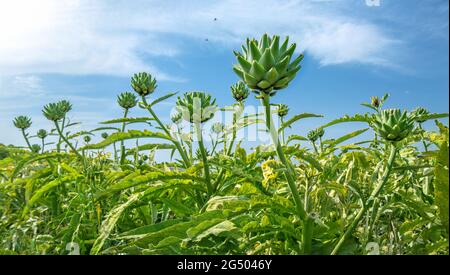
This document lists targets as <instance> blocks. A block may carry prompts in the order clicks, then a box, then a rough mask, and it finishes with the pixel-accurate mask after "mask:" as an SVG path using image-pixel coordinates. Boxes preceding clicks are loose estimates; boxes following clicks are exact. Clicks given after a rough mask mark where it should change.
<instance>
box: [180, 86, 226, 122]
mask: <svg viewBox="0 0 450 275" xmlns="http://www.w3.org/2000/svg"><path fill="white" fill-rule="evenodd" d="M176 109H177V111H178V112H180V113H181V114H182V116H183V119H184V120H186V121H189V122H191V123H203V122H206V121H208V120H210V119H211V118H212V117H213V116H214V113H215V112H216V111H217V104H216V99H213V98H212V97H211V95H209V94H207V93H204V92H188V93H185V94H184V95H183V97H178V99H177V103H176Z"/></svg>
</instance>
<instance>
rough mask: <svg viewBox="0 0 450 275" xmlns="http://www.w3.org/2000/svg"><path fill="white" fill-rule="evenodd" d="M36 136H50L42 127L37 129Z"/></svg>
mask: <svg viewBox="0 0 450 275" xmlns="http://www.w3.org/2000/svg"><path fill="white" fill-rule="evenodd" d="M36 136H37V137H38V138H40V139H44V138H46V137H47V136H48V133H47V131H46V130H45V129H40V130H39V131H37V133H36Z"/></svg>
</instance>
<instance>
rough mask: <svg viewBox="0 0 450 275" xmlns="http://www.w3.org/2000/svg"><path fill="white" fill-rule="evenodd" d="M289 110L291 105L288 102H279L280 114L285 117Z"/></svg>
mask: <svg viewBox="0 0 450 275" xmlns="http://www.w3.org/2000/svg"><path fill="white" fill-rule="evenodd" d="M288 112H289V107H288V106H287V105H286V104H278V112H277V113H278V116H279V117H285V116H287V114H288Z"/></svg>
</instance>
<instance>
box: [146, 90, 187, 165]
mask: <svg viewBox="0 0 450 275" xmlns="http://www.w3.org/2000/svg"><path fill="white" fill-rule="evenodd" d="M142 101H143V102H144V105H145V106H146V108H147V110H148V111H149V113H150V114H151V115H152V117H153V119H154V120H155V121H156V123H158V125H159V127H161V129H162V130H163V131H164V133H166V135H167V136H169V137H172V135H171V134H170V132H169V130H167V127H166V126H165V125H164V124H163V123H162V122H161V120H159V118H158V116H157V115H156V114H155V112H154V111H153V109H152V107H151V106H149V105H148V104H147V100H146V99H145V97H142ZM171 141H172V143H173V145H175V147H176V148H177V150H178V152H179V153H180V155H181V158H182V159H183V162H184V166H185V167H186V168H188V167H190V166H191V162H190V160H189V158H188V157H187V156H186V152H185V151H184V150H183V148H182V147H181V145H180V143H179V142H178V141H177V140H176V139H173V138H171Z"/></svg>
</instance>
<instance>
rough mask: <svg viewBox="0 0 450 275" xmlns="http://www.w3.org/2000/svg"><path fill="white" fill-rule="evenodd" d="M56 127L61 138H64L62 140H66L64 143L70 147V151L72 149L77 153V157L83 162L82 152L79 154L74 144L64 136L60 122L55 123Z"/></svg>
mask: <svg viewBox="0 0 450 275" xmlns="http://www.w3.org/2000/svg"><path fill="white" fill-rule="evenodd" d="M55 126H56V131H58V134H59V136H60V137H61V138H62V140H64V142H65V143H66V144H67V145H68V146H69V147H70V149H72V151H74V152H75V154H76V155H77V157H78V158H79V159H80V160H83V156H82V155H81V154H80V152H78V151H77V150H76V149H75V147H73V145H72V143H70V142H69V140H67V138H66V137H65V136H64V134H63V133H62V131H61V129H60V128H59V125H58V122H57V121H55Z"/></svg>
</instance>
